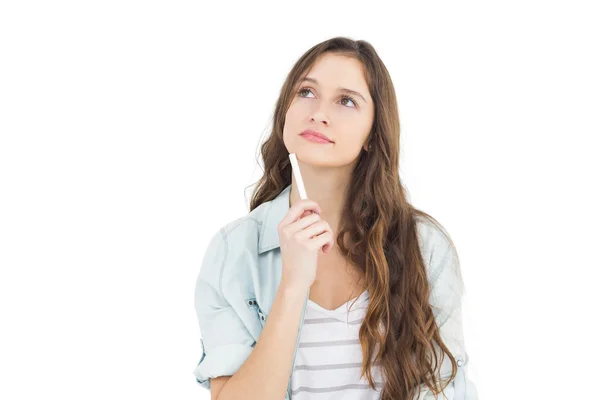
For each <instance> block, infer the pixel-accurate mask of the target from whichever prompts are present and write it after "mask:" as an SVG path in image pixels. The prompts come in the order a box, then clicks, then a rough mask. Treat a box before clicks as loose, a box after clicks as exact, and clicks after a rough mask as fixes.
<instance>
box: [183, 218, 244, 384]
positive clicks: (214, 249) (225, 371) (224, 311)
mask: <svg viewBox="0 0 600 400" xmlns="http://www.w3.org/2000/svg"><path fill="white" fill-rule="evenodd" d="M226 261H227V239H226V236H225V234H224V233H223V231H222V230H220V231H219V232H217V233H216V234H215V235H214V236H213V237H212V239H211V240H210V243H209V245H208V248H207V250H206V253H205V255H204V257H203V260H202V265H201V268H200V273H199V274H198V278H197V280H196V287H195V293H194V302H195V309H196V314H197V317H198V324H199V327H200V336H201V345H202V354H201V357H200V361H199V363H198V365H197V366H196V367H195V369H194V375H195V377H196V381H197V382H198V383H200V385H201V386H202V387H204V388H206V389H209V390H210V378H216V377H219V376H231V375H233V374H234V373H235V372H236V371H237V370H238V369H239V368H240V367H241V366H242V364H243V363H244V362H245V361H246V359H247V358H248V356H249V355H250V353H251V351H252V349H253V346H254V344H255V341H254V340H253V338H252V336H251V335H250V332H248V330H247V329H246V327H245V325H244V324H243V323H242V321H241V320H240V318H239V317H238V315H237V314H236V313H235V311H234V310H233V309H232V307H231V305H230V304H229V303H228V301H227V300H226V299H225V298H224V296H223V293H222V290H221V279H220V278H221V272H222V270H223V268H224V266H225V263H226Z"/></svg>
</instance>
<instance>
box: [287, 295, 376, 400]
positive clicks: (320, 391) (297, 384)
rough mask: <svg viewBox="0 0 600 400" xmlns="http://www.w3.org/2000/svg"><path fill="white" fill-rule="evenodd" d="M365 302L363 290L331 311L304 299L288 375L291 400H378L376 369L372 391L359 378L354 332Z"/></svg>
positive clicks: (366, 381)
mask: <svg viewBox="0 0 600 400" xmlns="http://www.w3.org/2000/svg"><path fill="white" fill-rule="evenodd" d="M368 300H369V292H368V290H365V291H364V292H363V293H362V294H361V295H360V296H358V297H357V298H354V299H352V300H350V301H348V302H346V303H344V304H343V305H341V306H340V307H338V308H336V309H335V310H327V309H325V308H323V307H321V306H319V305H318V304H316V303H315V302H313V301H311V300H310V299H308V303H307V307H306V312H305V315H304V318H305V319H304V325H303V327H302V331H301V332H300V342H299V345H298V352H297V354H296V360H295V362H294V369H293V372H292V385H291V387H292V398H293V399H294V400H305V399H310V400H323V399H327V400H334V399H344V400H358V399H360V400H372V399H373V400H374V399H379V395H380V390H381V387H382V386H381V382H382V379H381V373H380V371H379V369H378V368H377V367H374V369H373V370H372V376H373V380H374V382H375V383H376V388H377V389H376V390H374V389H373V388H372V387H370V386H369V383H368V380H367V379H366V376H364V377H363V378H362V379H361V378H360V370H361V364H362V351H361V347H360V342H359V340H358V330H359V328H360V325H361V323H362V320H363V318H364V316H365V312H366V308H367V305H368ZM353 303H354V304H353ZM350 307H352V309H350Z"/></svg>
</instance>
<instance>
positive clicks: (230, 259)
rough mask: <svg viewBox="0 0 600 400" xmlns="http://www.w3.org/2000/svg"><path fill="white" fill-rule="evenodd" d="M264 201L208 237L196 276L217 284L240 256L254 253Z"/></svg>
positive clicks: (264, 212) (262, 216) (263, 217)
mask: <svg viewBox="0 0 600 400" xmlns="http://www.w3.org/2000/svg"><path fill="white" fill-rule="evenodd" d="M268 203H270V202H265V203H263V204H261V205H260V206H258V207H256V208H255V209H254V210H252V211H251V212H249V213H248V214H246V215H244V216H242V217H238V218H235V219H233V220H231V221H228V222H227V223H225V224H223V225H222V226H220V227H219V228H218V229H217V230H215V231H213V232H212V233H211V235H210V236H209V241H208V246H207V247H206V250H205V253H204V257H203V259H202V265H201V268H200V274H199V279H203V280H205V281H206V282H208V283H210V284H211V285H212V286H214V287H220V286H221V284H222V283H221V282H222V277H223V272H224V271H225V270H227V269H231V268H232V266H233V267H235V266H236V265H240V264H239V263H236V261H237V260H239V259H240V258H241V257H248V256H249V255H252V254H254V253H258V240H259V237H260V232H261V228H262V225H263V223H264V219H265V216H266V211H267V209H268V205H269V204H268Z"/></svg>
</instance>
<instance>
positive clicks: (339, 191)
mask: <svg viewBox="0 0 600 400" xmlns="http://www.w3.org/2000/svg"><path fill="white" fill-rule="evenodd" d="M298 164H299V165H300V169H301V173H302V181H303V182H304V188H305V189H306V196H307V197H308V199H309V200H312V201H315V202H316V203H317V204H318V205H319V206H320V207H321V219H323V220H325V221H327V222H328V223H329V226H331V229H332V230H333V232H334V234H335V233H336V232H337V227H338V225H339V221H340V218H341V213H342V207H343V204H344V200H345V196H346V189H347V187H348V185H349V183H350V178H351V175H350V172H349V171H348V169H349V166H345V167H342V168H324V167H314V166H312V165H310V164H304V163H302V162H301V161H300V160H298ZM298 200H300V192H299V191H298V183H297V182H296V177H295V176H294V174H292V188H291V191H290V205H294V204H295V203H296V202H297V201H298Z"/></svg>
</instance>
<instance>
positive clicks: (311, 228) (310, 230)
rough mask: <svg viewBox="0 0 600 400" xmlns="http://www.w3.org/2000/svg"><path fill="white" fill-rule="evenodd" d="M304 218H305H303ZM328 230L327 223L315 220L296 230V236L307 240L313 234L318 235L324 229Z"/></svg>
mask: <svg viewBox="0 0 600 400" xmlns="http://www.w3.org/2000/svg"><path fill="white" fill-rule="evenodd" d="M305 219H306V218H305ZM298 222H300V221H298ZM328 230H329V231H330V230H331V229H330V228H329V224H328V223H327V221H325V220H319V221H316V222H314V223H312V224H310V225H308V226H307V227H306V228H305V229H303V230H301V231H297V232H296V236H297V237H298V238H299V239H302V240H307V239H310V238H312V237H313V236H317V235H320V234H321V233H323V232H325V231H328Z"/></svg>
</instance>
